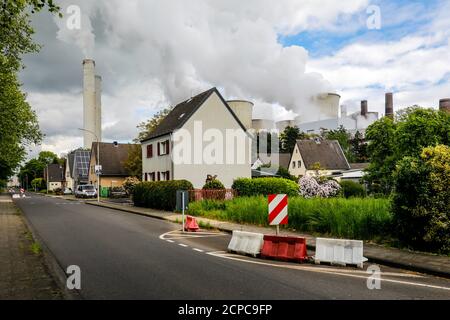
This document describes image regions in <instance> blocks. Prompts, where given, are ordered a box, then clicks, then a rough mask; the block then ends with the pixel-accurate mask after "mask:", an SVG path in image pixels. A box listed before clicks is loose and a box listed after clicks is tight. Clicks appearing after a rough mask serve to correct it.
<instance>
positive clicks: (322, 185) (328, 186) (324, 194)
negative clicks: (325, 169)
mask: <svg viewBox="0 0 450 320" xmlns="http://www.w3.org/2000/svg"><path fill="white" fill-rule="evenodd" d="M298 185H299V194H300V195H302V196H303V197H304V198H314V197H321V198H330V197H335V196H337V195H338V194H339V191H340V189H341V187H340V185H339V184H338V183H337V182H336V181H334V180H327V179H320V180H319V181H318V179H316V178H314V177H311V176H304V177H301V178H300V180H299V181H298Z"/></svg>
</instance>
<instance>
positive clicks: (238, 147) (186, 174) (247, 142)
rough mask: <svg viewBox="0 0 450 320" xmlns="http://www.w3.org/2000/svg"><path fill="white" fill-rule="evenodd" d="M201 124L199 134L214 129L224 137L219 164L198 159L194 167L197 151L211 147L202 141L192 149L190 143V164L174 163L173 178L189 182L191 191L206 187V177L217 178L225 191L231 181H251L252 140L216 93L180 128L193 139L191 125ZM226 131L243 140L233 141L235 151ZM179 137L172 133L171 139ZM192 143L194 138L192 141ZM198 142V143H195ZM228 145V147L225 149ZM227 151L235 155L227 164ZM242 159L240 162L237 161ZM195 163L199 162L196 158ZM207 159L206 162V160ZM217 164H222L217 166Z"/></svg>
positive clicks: (204, 151) (177, 139) (176, 133)
mask: <svg viewBox="0 0 450 320" xmlns="http://www.w3.org/2000/svg"><path fill="white" fill-rule="evenodd" d="M199 121H201V127H202V132H203V133H205V132H206V131H207V130H208V129H215V130H218V131H216V132H217V133H220V134H221V135H222V137H223V145H222V148H221V150H222V153H223V157H220V158H221V159H218V160H219V161H217V162H219V163H214V162H213V163H209V162H208V159H205V158H203V159H201V157H200V161H201V162H202V163H201V164H196V161H195V160H196V159H195V155H197V158H199V152H202V151H203V154H207V148H205V147H207V146H208V145H209V144H211V143H212V142H211V141H204V142H203V143H202V146H198V145H197V146H194V143H192V144H191V145H192V148H191V149H192V151H191V164H184V163H175V164H174V178H175V179H186V180H189V181H191V182H192V184H193V185H194V188H201V187H203V185H204V184H205V180H206V178H207V175H213V176H214V175H217V179H218V180H220V181H221V182H222V183H223V184H224V186H225V187H226V188H231V185H232V184H233V181H234V180H235V179H236V178H239V177H243V178H250V177H251V139H250V137H249V136H248V135H247V134H246V133H245V131H244V130H243V129H242V128H241V126H240V125H239V124H238V122H237V121H236V120H235V119H234V117H233V116H232V114H231V113H230V112H229V111H228V110H227V108H226V107H225V106H224V104H223V102H222V100H221V99H220V98H219V96H218V95H217V94H216V93H213V94H212V95H211V96H210V97H209V98H208V99H207V100H206V101H205V103H204V104H203V105H202V106H201V107H200V108H199V109H198V110H197V112H196V113H195V114H194V115H193V116H192V117H191V118H190V119H189V120H188V121H187V122H186V123H185V125H184V126H183V128H182V129H186V130H188V131H189V132H190V133H191V136H192V138H193V137H194V126H197V130H198V125H199ZM196 122H197V123H196ZM227 129H231V130H233V131H234V130H237V131H236V132H238V133H239V134H240V135H241V136H242V137H243V139H242V143H241V144H238V143H237V142H236V140H234V148H231V147H230V146H232V145H233V141H230V139H226V136H227V134H226V133H227V132H226V131H227ZM181 134H182V132H181V131H176V132H175V133H174V140H175V141H181V140H179V136H180V135H181ZM192 140H194V138H193V139H192ZM196 141H197V140H196ZM227 145H228V148H229V149H228V148H227ZM227 151H230V153H229V156H231V152H233V153H234V155H235V156H234V160H235V161H232V162H231V161H230V163H228V162H227V161H226V157H227ZM237 159H241V160H242V161H239V162H238V161H237ZM197 160H198V159H197ZM205 160H206V161H205ZM220 161H223V162H222V163H220ZM175 162H177V161H175Z"/></svg>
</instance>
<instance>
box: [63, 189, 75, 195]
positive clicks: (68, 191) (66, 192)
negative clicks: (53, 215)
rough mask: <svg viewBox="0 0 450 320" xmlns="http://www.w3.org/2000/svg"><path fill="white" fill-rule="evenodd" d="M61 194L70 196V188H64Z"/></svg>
mask: <svg viewBox="0 0 450 320" xmlns="http://www.w3.org/2000/svg"><path fill="white" fill-rule="evenodd" d="M63 193H64V194H65V195H69V194H72V193H73V191H72V188H64V191H63Z"/></svg>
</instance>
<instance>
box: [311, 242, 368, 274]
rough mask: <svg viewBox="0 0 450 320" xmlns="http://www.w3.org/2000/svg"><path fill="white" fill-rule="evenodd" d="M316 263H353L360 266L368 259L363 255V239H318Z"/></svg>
mask: <svg viewBox="0 0 450 320" xmlns="http://www.w3.org/2000/svg"><path fill="white" fill-rule="evenodd" d="M314 260H315V262H316V263H320V262H330V263H334V264H342V265H347V264H353V265H357V266H358V267H359V268H362V267H363V263H364V262H365V261H367V259H366V258H364V256H363V242H362V241H361V240H345V239H326V238H317V239H316V254H315V257H314Z"/></svg>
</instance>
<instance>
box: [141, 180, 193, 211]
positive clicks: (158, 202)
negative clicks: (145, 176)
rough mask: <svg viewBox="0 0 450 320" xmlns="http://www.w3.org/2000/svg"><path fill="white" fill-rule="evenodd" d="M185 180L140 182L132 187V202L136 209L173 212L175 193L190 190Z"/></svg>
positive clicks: (189, 184)
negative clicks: (143, 208) (144, 208)
mask: <svg viewBox="0 0 450 320" xmlns="http://www.w3.org/2000/svg"><path fill="white" fill-rule="evenodd" d="M191 189H193V186H192V183H190V182H189V181H187V180H171V181H151V182H141V183H139V184H137V185H136V186H135V187H134V190H133V202H134V205H135V206H137V207H146V208H153V209H161V210H168V211H173V210H175V207H176V191H177V190H191Z"/></svg>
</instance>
